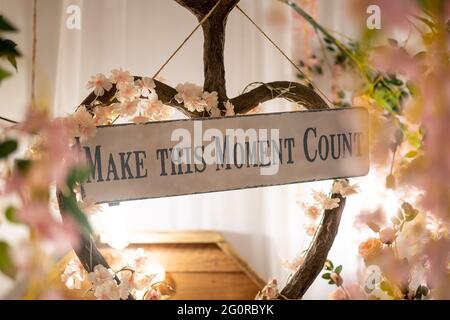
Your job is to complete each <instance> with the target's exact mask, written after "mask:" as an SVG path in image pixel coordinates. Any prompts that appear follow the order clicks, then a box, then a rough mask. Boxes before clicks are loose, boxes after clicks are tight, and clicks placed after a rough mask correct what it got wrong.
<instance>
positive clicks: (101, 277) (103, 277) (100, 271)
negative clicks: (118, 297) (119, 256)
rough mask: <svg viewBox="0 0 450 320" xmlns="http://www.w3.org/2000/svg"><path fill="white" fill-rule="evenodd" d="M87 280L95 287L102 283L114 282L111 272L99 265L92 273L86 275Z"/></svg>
mask: <svg viewBox="0 0 450 320" xmlns="http://www.w3.org/2000/svg"><path fill="white" fill-rule="evenodd" d="M88 280H89V281H90V282H92V283H93V284H94V286H95V287H97V286H100V285H101V284H103V283H104V282H108V281H114V283H115V280H114V278H113V274H112V271H111V270H110V269H106V268H105V267H104V266H102V265H101V264H98V265H96V266H95V267H94V271H93V272H90V273H89V274H88Z"/></svg>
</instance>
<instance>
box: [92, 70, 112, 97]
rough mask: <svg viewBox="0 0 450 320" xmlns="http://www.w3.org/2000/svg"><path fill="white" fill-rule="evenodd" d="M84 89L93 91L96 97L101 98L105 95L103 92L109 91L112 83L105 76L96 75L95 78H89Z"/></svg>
mask: <svg viewBox="0 0 450 320" xmlns="http://www.w3.org/2000/svg"><path fill="white" fill-rule="evenodd" d="M86 88H87V89H94V93H95V95H96V96H103V95H104V94H105V90H106V91H109V90H111V88H112V83H111V81H109V79H108V78H106V77H105V75H103V74H101V73H97V74H96V75H95V76H92V77H91V80H89V81H88V83H87V85H86Z"/></svg>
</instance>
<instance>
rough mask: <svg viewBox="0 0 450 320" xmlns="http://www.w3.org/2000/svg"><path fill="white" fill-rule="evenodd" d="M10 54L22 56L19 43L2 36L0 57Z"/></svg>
mask: <svg viewBox="0 0 450 320" xmlns="http://www.w3.org/2000/svg"><path fill="white" fill-rule="evenodd" d="M9 55H12V56H14V57H20V56H22V54H21V53H20V52H19V51H18V50H17V44H16V43H15V42H14V41H12V40H9V39H3V38H0V57H2V56H9Z"/></svg>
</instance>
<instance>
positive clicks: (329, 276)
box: [322, 272, 331, 280]
mask: <svg viewBox="0 0 450 320" xmlns="http://www.w3.org/2000/svg"><path fill="white" fill-rule="evenodd" d="M322 279H326V280H330V279H331V273H330V272H326V273H324V274H323V275H322Z"/></svg>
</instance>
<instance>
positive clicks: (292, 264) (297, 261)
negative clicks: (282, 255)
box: [281, 256, 305, 271]
mask: <svg viewBox="0 0 450 320" xmlns="http://www.w3.org/2000/svg"><path fill="white" fill-rule="evenodd" d="M303 262H305V258H303V257H302V256H297V257H296V258H294V259H293V260H291V261H289V260H286V259H282V260H281V265H282V266H283V267H284V268H286V269H288V270H290V271H297V269H298V268H299V267H300V266H301V265H302V264H303Z"/></svg>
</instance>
